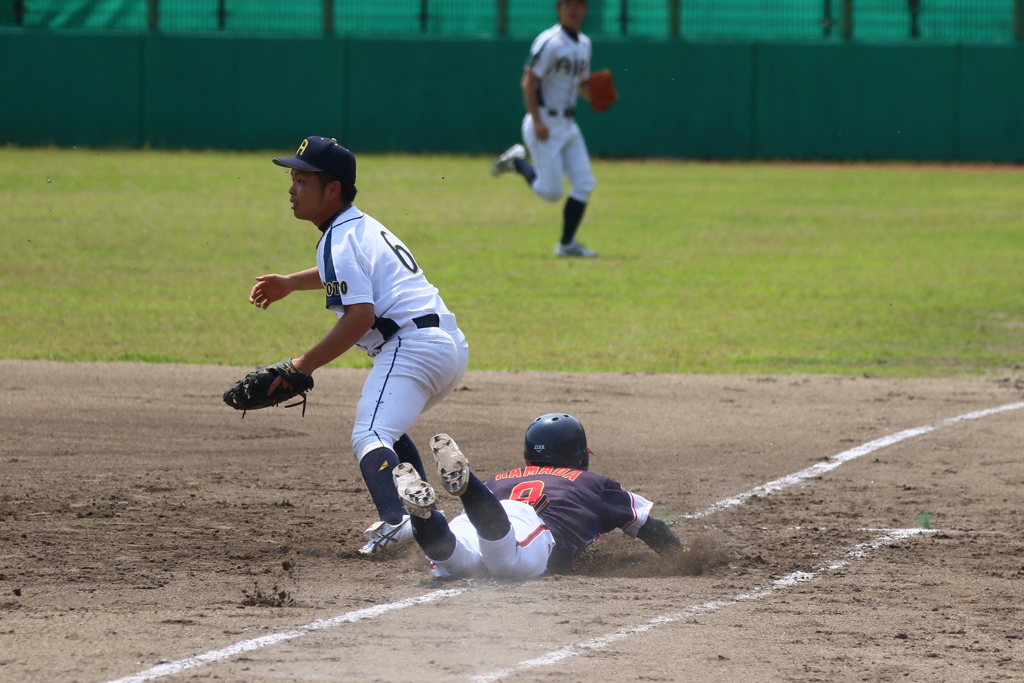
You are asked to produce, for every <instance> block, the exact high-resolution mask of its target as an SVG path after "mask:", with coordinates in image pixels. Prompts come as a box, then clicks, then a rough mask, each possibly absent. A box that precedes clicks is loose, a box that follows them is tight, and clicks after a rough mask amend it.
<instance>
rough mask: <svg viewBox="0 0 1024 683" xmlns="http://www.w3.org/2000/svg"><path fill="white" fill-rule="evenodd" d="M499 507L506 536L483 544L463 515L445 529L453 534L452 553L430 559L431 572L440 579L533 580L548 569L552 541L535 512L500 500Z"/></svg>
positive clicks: (530, 508) (517, 504) (517, 502)
mask: <svg viewBox="0 0 1024 683" xmlns="http://www.w3.org/2000/svg"><path fill="white" fill-rule="evenodd" d="M501 506H502V507H503V508H505V512H506V513H508V520H509V522H511V523H512V528H511V529H509V532H508V535H507V536H505V538H503V539H501V540H499V541H486V540H484V539H482V538H480V536H478V535H477V533H476V528H475V527H474V526H473V525H472V524H471V523H470V521H469V517H467V516H466V513H462V514H461V515H459V516H458V517H456V518H455V519H453V520H452V521H451V522H449V524H448V526H449V528H450V529H451V530H452V533H453V534H455V539H456V543H455V552H453V553H452V556H451V557H449V558H448V559H447V560H444V561H443V562H438V561H436V560H433V559H431V558H429V557H428V558H427V559H428V560H430V570H431V571H432V572H433V574H434V576H438V577H441V578H456V579H472V578H481V577H484V576H488V575H490V576H493V577H495V578H498V579H532V578H535V577H537V576H540V575H541V574H543V573H544V572H545V571H546V570H547V567H548V556H550V555H551V550H552V549H553V548H554V547H555V539H554V537H553V536H552V535H551V532H550V531H548V528H547V526H545V524H544V520H542V519H541V518H540V516H539V515H538V514H537V511H536V510H534V509H533V507H531V506H530V505H527V504H526V503H520V502H519V501H517V500H503V501H501Z"/></svg>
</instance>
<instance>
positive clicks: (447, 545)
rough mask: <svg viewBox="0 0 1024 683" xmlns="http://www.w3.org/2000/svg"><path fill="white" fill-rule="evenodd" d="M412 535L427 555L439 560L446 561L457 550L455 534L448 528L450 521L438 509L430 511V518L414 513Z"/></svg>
mask: <svg viewBox="0 0 1024 683" xmlns="http://www.w3.org/2000/svg"><path fill="white" fill-rule="evenodd" d="M409 519H410V521H411V522H412V536H413V538H415V539H416V542H417V543H418V544H419V546H420V548H422V549H423V552H424V553H426V555H427V557H429V558H430V559H432V560H435V561H437V562H444V561H445V560H447V559H448V558H449V557H451V556H452V553H453V552H455V534H453V533H452V532H451V529H449V528H448V521H447V520H446V519H445V518H444V515H443V514H442V513H440V512H438V511H437V510H434V511H433V512H431V513H430V518H429V519H423V518H422V517H417V516H416V515H412V516H410V517H409Z"/></svg>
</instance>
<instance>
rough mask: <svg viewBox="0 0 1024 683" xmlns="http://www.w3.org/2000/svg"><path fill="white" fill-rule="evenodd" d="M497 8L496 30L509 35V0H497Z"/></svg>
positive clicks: (499, 33) (498, 32) (501, 34)
mask: <svg viewBox="0 0 1024 683" xmlns="http://www.w3.org/2000/svg"><path fill="white" fill-rule="evenodd" d="M495 2H497V8H496V11H495V13H494V14H495V21H494V32H495V33H497V34H498V35H499V36H507V35H508V0H495Z"/></svg>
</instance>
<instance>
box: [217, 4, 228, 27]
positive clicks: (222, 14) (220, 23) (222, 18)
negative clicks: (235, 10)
mask: <svg viewBox="0 0 1024 683" xmlns="http://www.w3.org/2000/svg"><path fill="white" fill-rule="evenodd" d="M227 27H228V8H227V2H226V0H217V30H219V31H223V30H224V29H226V28H227Z"/></svg>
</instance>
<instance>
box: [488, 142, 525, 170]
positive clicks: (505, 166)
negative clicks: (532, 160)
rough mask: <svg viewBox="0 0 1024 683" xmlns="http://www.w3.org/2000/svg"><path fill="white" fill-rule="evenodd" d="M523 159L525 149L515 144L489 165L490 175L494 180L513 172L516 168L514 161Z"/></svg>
mask: <svg viewBox="0 0 1024 683" xmlns="http://www.w3.org/2000/svg"><path fill="white" fill-rule="evenodd" d="M525 158H526V148H525V147H523V146H522V145H520V144H519V143H518V142H517V143H516V144H514V145H512V146H511V147H509V148H508V149H506V150H505V151H504V152H502V154H501V156H499V157H498V158H497V159H495V160H494V163H493V164H491V175H492V176H494V177H495V178H496V177H498V176H500V175H501V174H502V173H508V172H509V171H514V170H515V168H516V159H525Z"/></svg>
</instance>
